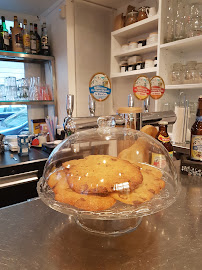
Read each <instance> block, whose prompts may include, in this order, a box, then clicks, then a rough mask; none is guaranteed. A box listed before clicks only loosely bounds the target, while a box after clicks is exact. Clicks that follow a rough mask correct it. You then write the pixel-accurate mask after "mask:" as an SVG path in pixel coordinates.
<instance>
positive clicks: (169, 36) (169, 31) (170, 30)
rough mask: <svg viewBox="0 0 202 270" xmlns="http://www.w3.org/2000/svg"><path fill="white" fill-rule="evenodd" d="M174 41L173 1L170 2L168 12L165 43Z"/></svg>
mask: <svg viewBox="0 0 202 270" xmlns="http://www.w3.org/2000/svg"><path fill="white" fill-rule="evenodd" d="M173 40H174V12H173V0H169V1H168V10H167V16H166V37H165V42H172V41H173Z"/></svg>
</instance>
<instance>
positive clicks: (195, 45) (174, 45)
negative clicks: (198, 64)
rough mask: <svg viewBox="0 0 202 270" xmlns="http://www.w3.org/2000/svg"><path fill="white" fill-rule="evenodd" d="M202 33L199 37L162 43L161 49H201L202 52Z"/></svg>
mask: <svg viewBox="0 0 202 270" xmlns="http://www.w3.org/2000/svg"><path fill="white" fill-rule="evenodd" d="M201 44H202V35H201V36H197V37H191V38H185V39H181V40H177V41H173V42H169V43H165V44H161V45H160V49H162V50H169V51H177V52H178V51H179V52H184V53H187V52H190V51H195V50H197V51H200V52H201Z"/></svg>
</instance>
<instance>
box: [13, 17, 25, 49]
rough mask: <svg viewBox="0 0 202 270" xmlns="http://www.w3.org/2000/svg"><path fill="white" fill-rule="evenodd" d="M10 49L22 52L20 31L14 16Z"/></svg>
mask: <svg viewBox="0 0 202 270" xmlns="http://www.w3.org/2000/svg"><path fill="white" fill-rule="evenodd" d="M12 48H13V51H15V52H23V37H22V30H21V28H20V27H19V24H18V18H17V16H14V27H13V28H12Z"/></svg>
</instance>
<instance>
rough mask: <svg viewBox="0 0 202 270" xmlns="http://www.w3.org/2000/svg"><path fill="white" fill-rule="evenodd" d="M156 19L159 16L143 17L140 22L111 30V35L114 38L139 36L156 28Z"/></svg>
mask: <svg viewBox="0 0 202 270" xmlns="http://www.w3.org/2000/svg"><path fill="white" fill-rule="evenodd" d="M158 19H159V16H158V15H155V16H153V17H150V18H147V19H144V20H142V21H140V22H136V23H133V24H131V25H128V26H125V27H123V28H121V29H118V30H116V31H113V32H112V36H113V37H115V38H131V37H134V36H139V35H141V34H144V33H148V32H151V31H153V30H155V29H157V27H158Z"/></svg>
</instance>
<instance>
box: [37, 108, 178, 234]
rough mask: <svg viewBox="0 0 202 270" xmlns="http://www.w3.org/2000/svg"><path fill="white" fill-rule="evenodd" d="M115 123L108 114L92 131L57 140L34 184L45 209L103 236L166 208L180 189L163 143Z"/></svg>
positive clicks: (130, 228) (131, 226)
mask: <svg viewBox="0 0 202 270" xmlns="http://www.w3.org/2000/svg"><path fill="white" fill-rule="evenodd" d="M133 109H134V108H133ZM115 126H116V121H115V118H114V117H111V116H108V117H100V118H99V119H98V128H97V129H88V130H86V131H81V132H77V133H75V134H73V135H71V136H69V137H68V138H67V139H65V140H63V141H62V143H60V144H59V145H58V146H57V147H56V148H55V149H54V151H53V152H52V153H51V155H50V156H49V159H48V161H47V162H46V165H45V167H44V172H43V176H42V178H41V179H40V181H39V182H38V187H37V190H38V194H39V196H40V198H41V200H42V201H43V202H44V203H46V204H47V205H48V206H49V207H51V208H53V209H55V210H56V211H59V212H61V213H63V214H66V215H69V216H72V217H73V218H74V219H75V222H76V223H77V224H78V225H80V226H81V227H82V228H84V229H86V230H88V231H90V232H94V233H99V234H103V235H120V234H122V233H125V232H130V231H133V230H134V229H135V228H137V226H138V225H139V224H140V222H141V219H142V217H143V216H147V215H151V214H154V213H156V212H158V211H160V210H163V209H166V208H167V207H168V206H170V205H171V204H172V203H173V202H174V201H175V200H176V198H177V196H178V194H179V191H180V184H179V180H178V175H177V172H176V169H175V166H174V164H173V161H172V159H171V158H170V156H169V153H168V151H167V150H166V149H165V148H164V146H163V145H162V144H161V143H159V142H158V141H157V140H155V139H154V138H153V137H151V136H149V135H147V134H145V133H143V132H140V131H136V130H134V129H130V128H125V127H123V128H122V127H118V128H117V127H115ZM152 153H155V154H156V155H161V157H163V160H164V162H163V164H162V166H161V167H158V166H157V165H154V164H153V165H152ZM138 188H139V190H138ZM138 194H139V195H138Z"/></svg>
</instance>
